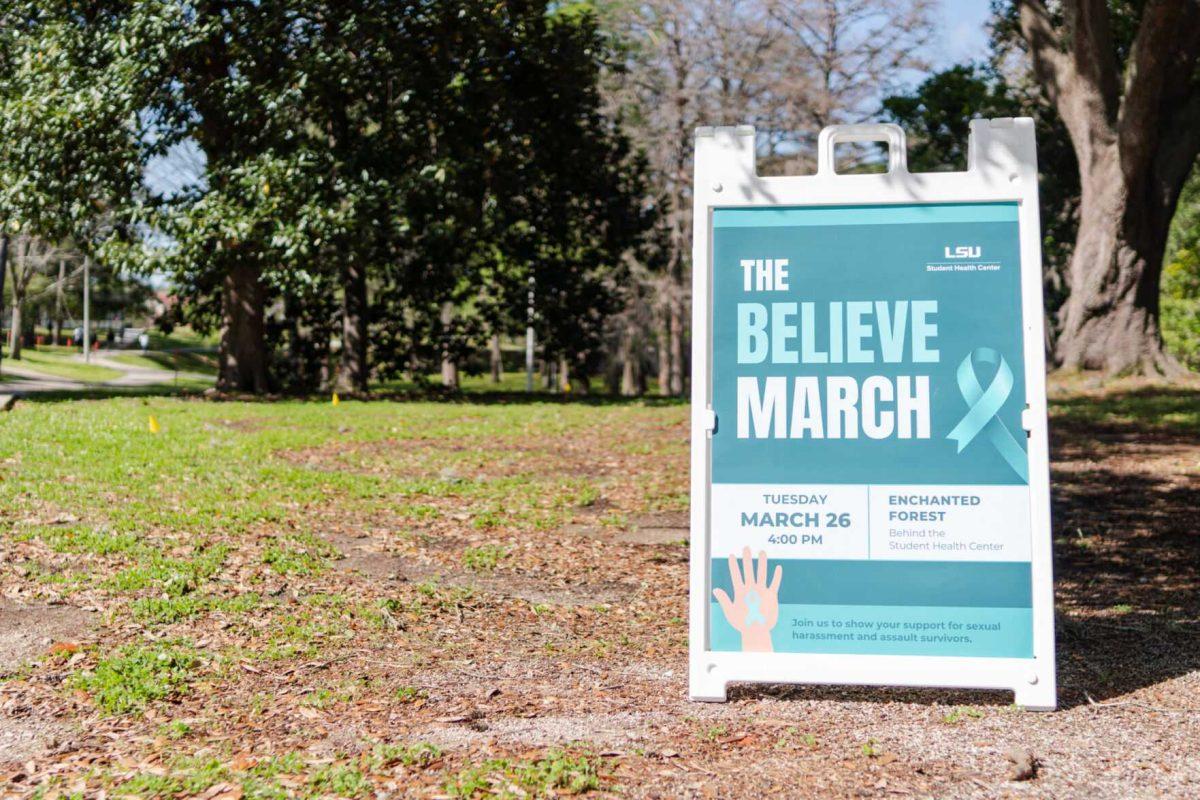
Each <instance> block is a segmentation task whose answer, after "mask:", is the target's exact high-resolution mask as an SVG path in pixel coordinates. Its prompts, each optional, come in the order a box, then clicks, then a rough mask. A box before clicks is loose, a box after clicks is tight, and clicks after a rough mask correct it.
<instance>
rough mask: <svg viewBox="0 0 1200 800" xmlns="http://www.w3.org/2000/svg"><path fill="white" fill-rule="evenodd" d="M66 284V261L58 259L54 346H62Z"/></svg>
mask: <svg viewBox="0 0 1200 800" xmlns="http://www.w3.org/2000/svg"><path fill="white" fill-rule="evenodd" d="M66 282H67V261H66V259H63V258H60V259H59V260H58V283H57V284H56V285H55V287H54V332H53V337H52V339H51V341H52V342H53V343H54V346H55V347H57V346H58V345H60V344H62V324H63V317H64V316H66V305H67V303H66Z"/></svg>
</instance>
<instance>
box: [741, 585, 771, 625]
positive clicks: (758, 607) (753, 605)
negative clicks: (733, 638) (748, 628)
mask: <svg viewBox="0 0 1200 800" xmlns="http://www.w3.org/2000/svg"><path fill="white" fill-rule="evenodd" d="M756 622H761V623H762V624H764V625H766V624H767V618H766V617H764V616H763V613H762V598H761V597H759V596H758V592H755V591H751V592H750V593H749V594H747V595H746V624H747V625H753V624H754V623H756Z"/></svg>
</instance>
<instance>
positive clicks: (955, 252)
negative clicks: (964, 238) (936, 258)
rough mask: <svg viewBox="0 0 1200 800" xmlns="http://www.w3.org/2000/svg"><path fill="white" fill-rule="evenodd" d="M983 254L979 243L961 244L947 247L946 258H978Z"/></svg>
mask: <svg viewBox="0 0 1200 800" xmlns="http://www.w3.org/2000/svg"><path fill="white" fill-rule="evenodd" d="M981 255H983V248H982V247H980V246H979V245H975V246H973V247H972V246H968V245H961V246H959V247H954V248H951V247H947V248H946V258H979V257H980V256H981Z"/></svg>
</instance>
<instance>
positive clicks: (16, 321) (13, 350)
mask: <svg viewBox="0 0 1200 800" xmlns="http://www.w3.org/2000/svg"><path fill="white" fill-rule="evenodd" d="M13 277H14V278H15V277H16V276H15V275H14V276H13ZM16 283H17V282H16V281H15V280H14V281H13V286H14V288H15V286H16ZM22 302H23V301H22V300H21V299H19V298H18V297H17V293H16V292H13V304H12V320H11V327H10V329H9V331H8V357H9V358H11V359H12V360H13V361H20V360H21V339H22V338H23V337H22V336H21V328H22V327H23V326H24V322H23V321H22V319H21V305H22Z"/></svg>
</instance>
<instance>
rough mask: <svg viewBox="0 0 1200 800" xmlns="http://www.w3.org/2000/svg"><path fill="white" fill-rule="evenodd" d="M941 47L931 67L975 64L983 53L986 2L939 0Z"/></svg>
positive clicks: (988, 6) (989, 7)
mask: <svg viewBox="0 0 1200 800" xmlns="http://www.w3.org/2000/svg"><path fill="white" fill-rule="evenodd" d="M940 5H941V14H940V21H941V31H940V34H941V40H942V41H941V47H940V48H938V50H939V52H937V53H935V59H936V60H935V66H938V67H949V66H951V65H953V64H959V63H962V62H963V61H976V60H979V59H981V58H982V57H983V56H984V55H985V54H986V53H987V44H988V31H987V22H988V18H989V17H991V3H990V2H989V0H941V3H940Z"/></svg>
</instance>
